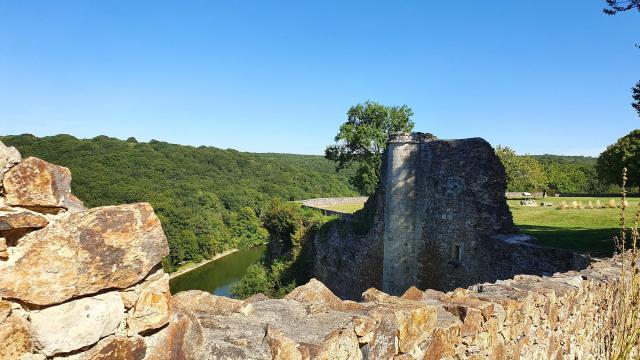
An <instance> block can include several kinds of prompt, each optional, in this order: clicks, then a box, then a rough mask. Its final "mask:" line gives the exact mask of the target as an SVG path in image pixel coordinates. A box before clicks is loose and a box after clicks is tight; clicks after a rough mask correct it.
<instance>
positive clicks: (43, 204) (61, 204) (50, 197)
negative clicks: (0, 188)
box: [3, 157, 71, 209]
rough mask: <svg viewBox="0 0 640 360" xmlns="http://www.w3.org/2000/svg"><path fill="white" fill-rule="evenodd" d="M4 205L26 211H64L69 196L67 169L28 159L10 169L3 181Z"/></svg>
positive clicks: (69, 181)
mask: <svg viewBox="0 0 640 360" xmlns="http://www.w3.org/2000/svg"><path fill="white" fill-rule="evenodd" d="M3 185H4V192H5V201H6V203H7V205H13V206H21V207H26V208H33V209H41V208H44V209H46V208H65V209H66V208H68V207H69V206H70V205H71V204H70V200H69V196H70V195H71V172H70V171H69V169H67V168H65V167H62V166H57V165H53V164H50V163H48V162H46V161H44V160H40V159H38V158H34V157H29V158H27V159H25V160H23V161H22V162H21V163H20V164H18V165H16V166H14V167H12V168H11V169H10V170H9V171H8V172H7V173H6V174H5V176H4V180H3Z"/></svg>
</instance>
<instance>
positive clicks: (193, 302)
mask: <svg viewBox="0 0 640 360" xmlns="http://www.w3.org/2000/svg"><path fill="white" fill-rule="evenodd" d="M171 300H172V306H173V308H175V309H176V310H178V311H180V312H183V313H184V312H191V313H194V312H206V313H209V314H211V315H227V314H234V313H235V314H241V315H243V316H248V315H250V314H252V313H253V311H254V307H253V305H252V304H251V303H248V302H246V301H243V300H234V299H229V298H227V297H224V296H216V295H212V294H210V293H207V292H204V291H200V290H189V291H181V292H179V293H178V294H176V295H175V296H173V298H172V299H171Z"/></svg>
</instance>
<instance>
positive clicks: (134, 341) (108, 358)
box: [86, 336, 147, 360]
mask: <svg viewBox="0 0 640 360" xmlns="http://www.w3.org/2000/svg"><path fill="white" fill-rule="evenodd" d="M146 351H147V346H146V345H145V343H144V339H143V338H141V337H122V336H110V337H108V338H105V339H103V340H100V342H99V343H98V344H97V345H96V346H95V347H94V348H93V349H91V350H90V351H89V352H88V354H87V356H86V359H87V360H142V359H143V358H144V356H145V354H146Z"/></svg>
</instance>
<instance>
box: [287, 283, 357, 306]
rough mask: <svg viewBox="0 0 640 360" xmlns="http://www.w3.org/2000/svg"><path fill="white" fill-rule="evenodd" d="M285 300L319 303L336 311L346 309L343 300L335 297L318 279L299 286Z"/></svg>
mask: <svg viewBox="0 0 640 360" xmlns="http://www.w3.org/2000/svg"><path fill="white" fill-rule="evenodd" d="M284 298H285V299H290V300H296V301H299V302H318V303H321V304H325V305H327V306H328V307H329V308H331V309H334V310H341V309H343V308H344V306H343V304H342V300H340V298H339V297H337V296H335V295H334V294H333V293H332V292H331V290H329V288H327V287H326V286H325V285H324V284H323V283H321V282H320V281H318V280H316V279H311V280H309V282H308V283H306V284H305V285H302V286H298V287H297V288H295V289H294V290H293V291H292V292H290V293H289V294H287V295H286V296H285V297H284Z"/></svg>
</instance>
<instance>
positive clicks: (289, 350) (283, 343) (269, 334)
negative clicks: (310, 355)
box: [265, 324, 302, 360]
mask: <svg viewBox="0 0 640 360" xmlns="http://www.w3.org/2000/svg"><path fill="white" fill-rule="evenodd" d="M265 339H266V340H267V342H268V343H269V348H270V349H271V359H273V360H302V354H300V351H299V350H298V345H297V344H296V342H295V341H293V340H291V339H289V338H288V337H286V336H285V335H284V334H283V333H282V332H281V331H280V330H278V329H276V328H275V327H273V325H271V324H267V328H266V335H265Z"/></svg>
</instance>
